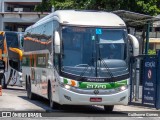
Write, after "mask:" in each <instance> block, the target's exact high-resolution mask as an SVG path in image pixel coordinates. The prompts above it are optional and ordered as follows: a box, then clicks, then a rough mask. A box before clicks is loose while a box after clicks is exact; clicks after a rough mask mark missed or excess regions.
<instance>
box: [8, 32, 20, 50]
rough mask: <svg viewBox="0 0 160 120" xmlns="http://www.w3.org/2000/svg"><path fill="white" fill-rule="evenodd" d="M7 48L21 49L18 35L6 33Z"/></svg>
mask: <svg viewBox="0 0 160 120" xmlns="http://www.w3.org/2000/svg"><path fill="white" fill-rule="evenodd" d="M6 41H7V47H13V48H19V47H18V35H17V34H16V33H7V32H6Z"/></svg>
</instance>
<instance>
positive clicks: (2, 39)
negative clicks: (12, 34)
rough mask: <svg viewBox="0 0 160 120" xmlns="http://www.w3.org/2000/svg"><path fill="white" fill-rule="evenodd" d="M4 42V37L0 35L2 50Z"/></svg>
mask: <svg viewBox="0 0 160 120" xmlns="http://www.w3.org/2000/svg"><path fill="white" fill-rule="evenodd" d="M3 42H4V37H3V35H0V49H2V48H3Z"/></svg>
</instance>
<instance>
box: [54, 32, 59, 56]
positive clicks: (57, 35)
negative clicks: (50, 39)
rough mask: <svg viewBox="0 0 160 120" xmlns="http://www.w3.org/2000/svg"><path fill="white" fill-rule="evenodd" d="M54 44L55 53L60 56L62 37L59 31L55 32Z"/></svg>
mask: <svg viewBox="0 0 160 120" xmlns="http://www.w3.org/2000/svg"><path fill="white" fill-rule="evenodd" d="M54 44H55V49H54V50H55V53H57V54H60V35H59V33H58V31H55V36H54Z"/></svg>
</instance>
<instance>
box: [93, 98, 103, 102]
mask: <svg viewBox="0 0 160 120" xmlns="http://www.w3.org/2000/svg"><path fill="white" fill-rule="evenodd" d="M90 102H102V98H90Z"/></svg>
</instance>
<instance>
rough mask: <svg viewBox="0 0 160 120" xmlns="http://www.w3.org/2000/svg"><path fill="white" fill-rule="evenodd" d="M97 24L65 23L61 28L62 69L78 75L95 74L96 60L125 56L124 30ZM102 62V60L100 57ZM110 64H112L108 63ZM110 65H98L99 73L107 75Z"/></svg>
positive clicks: (104, 60) (119, 58)
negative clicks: (79, 24)
mask: <svg viewBox="0 0 160 120" xmlns="http://www.w3.org/2000/svg"><path fill="white" fill-rule="evenodd" d="M95 31H96V30H95V28H77V27H64V28H63V30H62V50H63V52H62V54H63V55H62V56H63V58H62V70H63V71H64V72H69V73H71V74H75V75H83V76H95V75H96V74H95V69H96V68H95V67H96V62H97V63H99V60H100V59H101V60H103V62H104V63H105V64H106V63H107V61H114V60H121V61H122V60H124V59H125V52H124V51H125V39H126V38H125V31H124V30H123V29H117V30H114V29H102V34H99V35H96V33H95ZM100 64H101V61H100ZM109 67H111V66H109ZM107 71H108V70H107V68H106V67H105V65H104V64H101V65H99V66H98V76H103V77H106V76H108V75H107V74H106V72H107Z"/></svg>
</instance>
